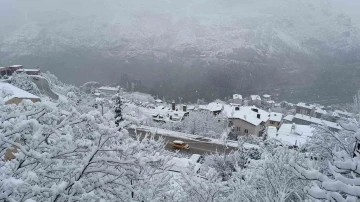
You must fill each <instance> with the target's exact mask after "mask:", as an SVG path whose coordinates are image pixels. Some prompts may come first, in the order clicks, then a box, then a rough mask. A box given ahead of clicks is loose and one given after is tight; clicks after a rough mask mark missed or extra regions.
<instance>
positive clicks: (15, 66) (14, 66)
mask: <svg viewBox="0 0 360 202" xmlns="http://www.w3.org/2000/svg"><path fill="white" fill-rule="evenodd" d="M9 67H15V68H17V67H22V65H11V66H9Z"/></svg>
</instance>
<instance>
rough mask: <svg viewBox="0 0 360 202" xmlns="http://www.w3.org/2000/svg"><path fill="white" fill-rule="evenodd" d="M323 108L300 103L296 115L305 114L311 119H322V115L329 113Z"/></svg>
mask: <svg viewBox="0 0 360 202" xmlns="http://www.w3.org/2000/svg"><path fill="white" fill-rule="evenodd" d="M322 108H323V107H321V106H318V105H313V104H306V103H303V102H299V103H298V104H297V105H296V113H298V114H303V115H307V116H311V117H316V118H321V117H322V115H324V114H327V112H326V111H325V110H324V109H322Z"/></svg>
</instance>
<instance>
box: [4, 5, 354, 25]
mask: <svg viewBox="0 0 360 202" xmlns="http://www.w3.org/2000/svg"><path fill="white" fill-rule="evenodd" d="M316 2H319V3H316ZM324 2H330V3H329V7H331V8H332V9H335V10H337V11H339V12H342V13H344V14H346V15H350V16H351V17H352V18H356V17H359V15H360V14H359V13H360V12H358V10H359V8H360V2H359V1H357V0H328V1H325V0H317V1H313V0H312V1H310V0H306V1H298V0H273V1H268V0H257V1H253V0H176V1H172V0H156V1H155V0H153V1H149V0H132V1H128V0H76V1H73V0H61V1H60V0H32V1H28V0H1V1H0V17H1V21H8V20H9V21H12V22H16V23H20V24H21V23H25V22H32V21H37V22H51V21H57V20H64V19H69V18H82V17H89V16H97V17H99V18H103V19H107V20H113V21H114V22H117V23H129V19H130V18H132V17H135V16H136V15H141V14H143V13H156V14H163V15H164V17H165V16H166V17H168V16H171V17H172V19H173V20H180V19H182V18H195V19H197V20H199V23H204V24H206V23H210V24H211V23H216V24H217V23H227V22H229V20H232V18H234V17H244V16H245V17H251V16H253V15H258V14H276V13H278V12H279V11H282V12H287V11H286V10H288V11H289V12H293V11H297V10H299V9H298V8H297V7H298V6H299V5H300V4H301V5H302V6H303V7H304V6H307V5H310V4H313V5H315V7H316V6H317V5H318V6H321V7H325V5H326V3H324ZM291 5H293V6H291ZM324 9H327V8H324ZM3 23H4V22H3Z"/></svg>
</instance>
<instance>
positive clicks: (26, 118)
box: [0, 101, 171, 201]
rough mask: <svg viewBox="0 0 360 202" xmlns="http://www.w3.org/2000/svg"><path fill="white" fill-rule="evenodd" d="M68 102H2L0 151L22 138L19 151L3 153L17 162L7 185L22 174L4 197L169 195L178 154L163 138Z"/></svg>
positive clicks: (2, 178) (4, 178)
mask: <svg viewBox="0 0 360 202" xmlns="http://www.w3.org/2000/svg"><path fill="white" fill-rule="evenodd" d="M66 107H67V108H59V106H58V105H56V104H55V103H51V102H38V103H32V102H30V101H29V102H22V103H20V104H19V105H0V117H1V119H0V121H1V122H0V156H1V157H3V156H4V155H5V152H6V151H7V150H8V149H9V148H12V147H14V146H15V147H17V151H18V152H17V153H15V156H16V158H15V159H13V160H11V161H7V162H3V161H0V162H1V163H2V165H1V169H3V168H5V167H4V166H6V167H7V168H8V169H9V170H8V171H6V172H5V171H4V172H1V174H0V186H3V183H8V182H9V181H10V182H17V183H15V184H14V186H11V187H7V189H6V190H5V191H3V190H2V191H3V192H2V194H3V195H2V196H1V197H2V198H3V199H5V198H6V199H10V198H11V199H12V200H13V201H26V200H30V199H33V200H35V201H49V200H50V201H71V200H73V201H100V200H103V201H117V200H119V199H121V200H122V201H161V200H163V199H164V198H165V197H169V196H168V194H169V193H170V191H169V187H170V186H169V184H168V182H169V181H168V180H165V179H167V178H169V177H168V174H167V173H166V172H164V171H166V170H167V166H166V165H167V162H168V160H169V159H170V158H171V155H169V153H168V152H166V151H165V150H164V142H163V141H162V140H159V141H155V140H154V139H153V138H152V137H147V138H144V139H142V140H141V141H140V140H134V139H132V138H130V137H129V136H128V133H127V132H126V130H121V131H122V132H119V130H118V129H119V128H117V127H114V124H113V123H114V118H112V119H111V120H109V119H107V118H104V117H103V116H101V114H100V113H99V112H98V111H88V112H86V113H80V112H79V111H77V110H76V109H75V108H74V107H72V106H71V105H68V106H66ZM119 127H121V125H120V126H119ZM1 171H2V170H1ZM6 173H9V174H6ZM17 180H20V181H17ZM15 185H16V186H15ZM8 190H10V191H8ZM0 193H1V192H0Z"/></svg>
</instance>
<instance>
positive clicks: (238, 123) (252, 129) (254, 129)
mask: <svg viewBox="0 0 360 202" xmlns="http://www.w3.org/2000/svg"><path fill="white" fill-rule="evenodd" d="M231 121H232V122H233V127H234V129H233V131H232V132H233V133H234V134H236V135H245V129H248V131H249V133H248V134H249V135H255V136H259V132H260V130H261V126H260V125H259V126H254V125H252V124H250V123H248V122H246V121H243V120H241V119H231ZM237 127H240V131H237Z"/></svg>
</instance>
